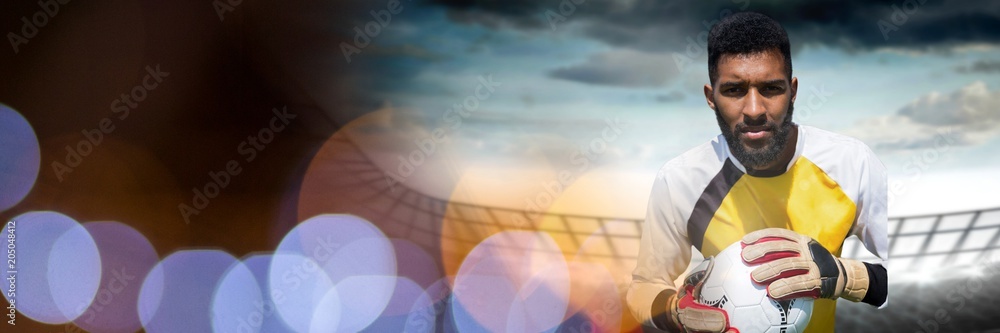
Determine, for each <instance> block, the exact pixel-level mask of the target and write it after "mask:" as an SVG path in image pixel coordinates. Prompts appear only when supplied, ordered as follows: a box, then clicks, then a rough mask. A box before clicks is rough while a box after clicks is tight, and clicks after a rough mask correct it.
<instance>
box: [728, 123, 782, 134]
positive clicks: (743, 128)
mask: <svg viewBox="0 0 1000 333" xmlns="http://www.w3.org/2000/svg"><path fill="white" fill-rule="evenodd" d="M735 127H736V128H735V130H734V132H737V133H740V132H748V131H750V130H753V131H772V132H773V131H775V130H776V129H777V128H778V124H776V123H775V122H773V121H767V122H764V123H762V124H754V125H747V123H746V122H739V123H736V126H735Z"/></svg>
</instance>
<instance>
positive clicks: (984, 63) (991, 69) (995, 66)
mask: <svg viewBox="0 0 1000 333" xmlns="http://www.w3.org/2000/svg"><path fill="white" fill-rule="evenodd" d="M955 71H956V72H959V73H962V74H969V73H996V72H1000V60H977V61H976V62H973V63H972V64H970V65H962V66H958V67H955Z"/></svg>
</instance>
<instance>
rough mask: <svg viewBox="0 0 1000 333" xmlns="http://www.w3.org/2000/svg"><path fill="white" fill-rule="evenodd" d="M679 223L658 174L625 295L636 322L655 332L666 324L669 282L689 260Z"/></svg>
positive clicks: (688, 244)
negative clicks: (653, 329) (630, 280)
mask: <svg viewBox="0 0 1000 333" xmlns="http://www.w3.org/2000/svg"><path fill="white" fill-rule="evenodd" d="M680 220H681V217H680V214H677V212H676V209H675V208H674V206H673V205H672V204H671V198H670V189H669V185H668V184H667V177H666V176H665V173H664V172H663V171H661V172H659V173H658V174H657V176H656V180H655V182H654V184H653V189H652V191H651V193H650V196H649V206H648V209H647V212H646V220H645V221H644V222H643V224H642V235H641V239H640V241H639V257H638V261H637V263H636V268H635V270H634V271H633V272H632V284H631V285H630V286H629V289H628V293H627V295H626V302H627V304H628V306H629V309H630V310H631V311H632V315H633V316H635V318H636V320H638V321H639V322H640V323H643V324H644V325H649V326H654V327H657V328H659V329H665V328H666V325H668V321H667V316H669V314H668V313H666V310H667V309H666V307H667V304H666V301H667V299H668V298H669V297H670V296H671V295H673V294H675V293H676V291H677V287H676V286H675V285H674V282H673V281H674V280H675V279H676V278H677V277H678V276H679V275H680V274H682V273H684V271H685V269H686V268H687V266H688V263H689V262H690V259H691V242H690V241H689V240H688V238H687V235H686V225H685V224H684V221H680Z"/></svg>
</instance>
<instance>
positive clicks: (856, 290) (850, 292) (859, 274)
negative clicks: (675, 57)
mask: <svg viewBox="0 0 1000 333" xmlns="http://www.w3.org/2000/svg"><path fill="white" fill-rule="evenodd" d="M840 263H841V265H843V268H844V275H845V279H844V280H845V281H844V282H845V283H844V290H843V292H841V294H840V297H841V298H844V299H847V300H849V301H851V302H860V301H861V300H863V299H864V298H865V295H866V294H868V282H869V279H868V269H867V268H865V263H863V262H861V261H857V260H851V259H840Z"/></svg>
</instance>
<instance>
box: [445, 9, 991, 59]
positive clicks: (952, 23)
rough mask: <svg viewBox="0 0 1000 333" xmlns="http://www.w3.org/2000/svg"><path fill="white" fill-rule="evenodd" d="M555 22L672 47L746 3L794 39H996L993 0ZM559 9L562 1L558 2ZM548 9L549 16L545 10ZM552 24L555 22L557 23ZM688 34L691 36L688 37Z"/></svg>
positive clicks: (873, 44) (497, 21)
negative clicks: (989, 0) (774, 21)
mask: <svg viewBox="0 0 1000 333" xmlns="http://www.w3.org/2000/svg"><path fill="white" fill-rule="evenodd" d="M431 2H432V3H435V4H438V5H441V6H444V7H447V8H449V13H450V14H449V17H451V18H452V19H453V20H455V21H457V22H462V23H470V24H472V23H482V24H483V25H486V26H489V27H494V28H496V27H505V26H509V27H515V28H520V29H550V28H551V25H550V21H549V20H548V19H547V16H546V14H545V13H546V11H549V10H551V11H552V12H553V13H559V14H562V13H569V11H568V10H563V11H561V9H560V4H561V3H573V2H572V1H571V0H565V1H555V0H544V1H533V0H504V1H499V0H438V1H431ZM574 6H575V9H574V10H573V11H572V13H569V14H568V15H565V16H564V17H565V21H562V22H556V23H557V24H559V25H565V24H573V23H578V24H580V25H582V26H583V27H584V30H583V31H584V33H585V34H586V35H587V36H589V37H592V38H595V39H598V40H601V41H603V42H606V43H608V44H610V45H615V46H621V47H627V48H633V49H641V50H647V51H678V50H683V49H684V48H685V47H687V46H688V44H690V42H691V41H690V40H694V41H697V39H698V35H699V34H700V33H702V32H706V31H707V30H708V27H707V26H710V25H711V24H712V23H714V22H713V21H715V20H718V19H719V18H720V17H721V16H724V15H726V14H728V13H731V12H738V11H741V10H753V11H759V12H762V13H764V14H767V15H769V16H771V17H773V18H774V19H776V20H778V21H779V22H781V23H782V24H783V25H784V26H785V28H786V29H787V30H788V31H789V34H790V35H791V39H792V42H793V44H795V46H796V47H801V46H802V45H805V44H823V45H828V46H834V47H841V48H845V49H848V50H864V49H872V48H878V47H900V48H907V49H919V50H935V49H940V48H946V47H948V46H952V45H956V44H963V43H996V42H998V41H1000V3H997V2H973V1H968V2H960V1H935V0H898V1H887V0H884V1H860V0H853V1H832V0H822V1H808V0H798V1H784V2H777V1H762V0H756V1H755V0H734V1H723V2H713V1H697V0H686V1H669V2H668V1H654V0H632V1H628V0H625V1H595V0H590V1H583V2H582V3H581V4H579V5H574ZM563 7H564V8H565V9H569V7H568V6H566V5H565V4H563ZM549 17H552V16H551V15H550V16H549ZM557 27H558V25H557ZM689 38H690V40H689Z"/></svg>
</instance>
